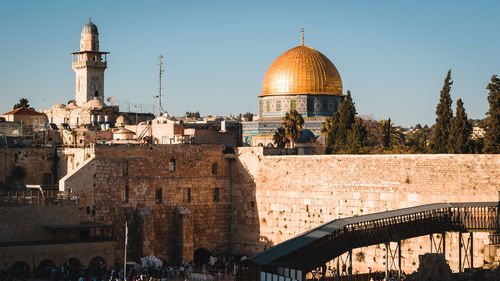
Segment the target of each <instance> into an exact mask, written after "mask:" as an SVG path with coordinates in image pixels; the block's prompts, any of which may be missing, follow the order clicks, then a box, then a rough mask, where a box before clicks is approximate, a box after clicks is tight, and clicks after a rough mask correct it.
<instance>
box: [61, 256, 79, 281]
mask: <svg viewBox="0 0 500 281" xmlns="http://www.w3.org/2000/svg"><path fill="white" fill-rule="evenodd" d="M65 266H66V268H67V271H68V274H69V276H68V277H69V279H70V280H78V277H80V269H81V267H82V263H81V262H80V260H79V259H77V258H70V259H69V260H67V261H66V263H65Z"/></svg>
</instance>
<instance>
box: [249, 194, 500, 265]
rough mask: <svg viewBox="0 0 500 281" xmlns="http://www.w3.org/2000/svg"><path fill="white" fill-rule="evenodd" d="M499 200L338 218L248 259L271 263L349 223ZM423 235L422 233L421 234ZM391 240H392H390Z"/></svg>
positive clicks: (430, 205) (366, 221) (480, 204)
mask: <svg viewBox="0 0 500 281" xmlns="http://www.w3.org/2000/svg"><path fill="white" fill-rule="evenodd" d="M497 206H498V202H470V203H436V204H428V205H421V206H416V207H409V208H404V209H398V210H392V211H386V212H380V213H374V214H367V215H361V216H356V217H349V218H342V219H336V220H333V221H330V222H327V223H325V224H323V225H320V226H318V227H316V228H313V229H311V230H309V231H306V232H304V233H302V234H300V235H299V236H296V237H294V238H292V239H289V240H287V241H284V242H282V243H279V244H277V245H275V246H273V247H272V248H269V249H268V250H266V251H264V252H261V253H258V254H256V255H254V256H252V257H250V258H249V259H248V261H249V262H253V263H256V264H259V265H270V264H273V263H275V262H276V261H277V260H280V259H283V258H285V257H287V256H290V255H292V254H294V253H297V252H298V251H299V250H301V249H303V248H305V247H308V245H311V244H312V243H314V242H317V241H319V240H321V239H323V238H325V237H326V236H328V235H330V234H332V233H334V232H337V231H339V230H342V229H344V228H346V227H348V226H349V225H355V224H360V223H369V222H374V221H381V220H388V219H394V218H398V217H404V216H409V215H413V214H425V213H430V212H435V213H437V212H440V211H448V210H449V209H450V208H470V207H497ZM420 235H422V234H420ZM389 241H390V240H389Z"/></svg>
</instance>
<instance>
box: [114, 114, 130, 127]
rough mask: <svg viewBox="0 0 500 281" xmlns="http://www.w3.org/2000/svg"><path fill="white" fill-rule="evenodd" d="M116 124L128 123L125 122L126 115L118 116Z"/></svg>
mask: <svg viewBox="0 0 500 281" xmlns="http://www.w3.org/2000/svg"><path fill="white" fill-rule="evenodd" d="M115 124H116V126H124V125H127V123H126V122H125V117H124V116H123V115H120V116H118V118H116V121H115Z"/></svg>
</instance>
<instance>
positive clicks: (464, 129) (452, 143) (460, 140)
mask: <svg viewBox="0 0 500 281" xmlns="http://www.w3.org/2000/svg"><path fill="white" fill-rule="evenodd" d="M471 133H472V124H471V122H470V121H469V120H468V119H467V113H465V108H464V103H463V102H462V100H461V99H458V100H457V110H456V113H455V117H453V118H452V119H451V127H450V136H449V139H448V141H449V142H448V152H449V153H469V152H470V148H471V147H470V135H471Z"/></svg>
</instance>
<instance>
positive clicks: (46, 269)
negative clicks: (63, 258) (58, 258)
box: [34, 259, 56, 280]
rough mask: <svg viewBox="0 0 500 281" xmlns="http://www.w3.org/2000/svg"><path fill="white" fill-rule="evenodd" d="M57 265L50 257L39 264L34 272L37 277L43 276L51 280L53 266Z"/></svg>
mask: <svg viewBox="0 0 500 281" xmlns="http://www.w3.org/2000/svg"><path fill="white" fill-rule="evenodd" d="M55 267H56V263H55V262H53V261H52V260H50V259H45V260H43V261H41V262H40V263H39V264H38V266H37V268H36V270H35V272H34V274H35V276H36V277H43V278H45V279H47V280H50V273H51V271H52V268H55Z"/></svg>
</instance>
